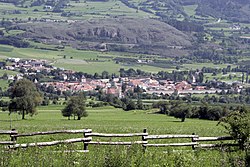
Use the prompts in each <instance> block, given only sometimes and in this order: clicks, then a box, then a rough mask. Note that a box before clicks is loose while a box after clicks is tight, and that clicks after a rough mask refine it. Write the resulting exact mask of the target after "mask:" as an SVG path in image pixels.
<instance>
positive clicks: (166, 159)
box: [0, 105, 242, 167]
mask: <svg viewBox="0 0 250 167" xmlns="http://www.w3.org/2000/svg"><path fill="white" fill-rule="evenodd" d="M62 107H63V106H60V105H54V106H53V105H51V106H46V107H39V108H38V112H39V114H38V115H35V116H34V117H29V116H27V117H26V120H21V117H20V116H19V115H17V114H11V115H8V113H5V112H0V129H5V130H8V129H10V128H16V129H17V130H18V132H19V133H25V132H34V131H48V130H62V129H83V128H91V129H92V130H93V132H100V133H132V132H137V133H138V132H142V130H143V129H144V128H147V130H148V133H149V134H192V133H193V132H195V133H196V134H198V135H200V136H219V135H225V133H224V129H223V128H222V127H221V126H217V122H216V121H206V120H198V119H186V121H185V122H184V123H181V122H180V121H179V120H178V119H175V118H173V117H169V116H165V115H159V114H153V113H152V111H139V110H135V111H130V112H125V111H122V110H121V109H115V108H113V107H104V108H95V109H92V108H87V111H88V113H89V116H88V117H86V118H82V120H81V121H76V120H67V118H63V117H62V116H61V113H60V110H61V108H62ZM10 120H12V121H11V122H10ZM10 126H11V127H10ZM73 136H74V137H81V135H73ZM69 137H71V138H72V136H70V135H50V136H47V137H45V136H40V137H39V136H37V137H27V138H22V139H21V138H20V139H18V141H19V142H21V143H22V142H37V141H51V140H58V139H63V138H69ZM8 138H9V136H5V138H2V140H3V139H8ZM95 140H101V141H105V139H96V138H95ZM106 140H107V141H111V138H108V139H107V138H106ZM122 140H123V141H124V140H126V141H131V140H132V141H134V140H136V139H131V138H128V139H119V138H118V139H117V140H116V141H122ZM137 140H140V139H137ZM112 141H114V139H112ZM171 141H172V142H173V140H171V139H170V140H161V142H165V143H167V142H171ZM178 141H179V140H178ZM82 147H83V145H82V144H71V145H59V146H54V147H49V148H48V147H47V148H28V149H25V150H16V151H13V152H2V151H0V155H1V154H2V156H1V158H0V165H1V166H33V165H35V166H62V165H63V166H69V165H70V164H71V165H72V164H74V165H73V166H117V165H118V166H124V167H125V166H197V167H198V166H221V165H222V162H223V164H224V165H226V166H227V164H228V165H229V163H236V162H237V160H240V158H241V156H242V153H241V152H235V153H234V152H232V153H230V154H229V153H227V152H222V151H216V150H214V151H212V150H207V151H202V150H200V151H199V150H197V151H192V150H191V148H186V149H185V148H184V150H182V151H181V150H179V151H177V152H173V149H174V148H148V149H147V150H146V152H145V153H144V152H143V151H142V148H141V146H136V145H132V147H126V146H92V145H91V146H89V150H90V152H89V153H73V152H69V153H64V152H63V150H69V149H73V150H75V149H82ZM0 149H1V147H0ZM175 149H177V150H178V148H175ZM55 151H56V152H55ZM3 154H4V156H3ZM233 158H234V159H233Z"/></svg>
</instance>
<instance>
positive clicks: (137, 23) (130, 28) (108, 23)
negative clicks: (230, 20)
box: [14, 18, 192, 54]
mask: <svg viewBox="0 0 250 167" xmlns="http://www.w3.org/2000/svg"><path fill="white" fill-rule="evenodd" d="M14 29H19V30H23V31H25V33H23V34H22V35H21V36H22V37H24V38H28V39H36V41H40V42H43V43H50V44H62V43H66V44H69V45H71V46H73V47H76V48H81V49H98V48H99V47H100V45H103V44H106V45H107V48H108V49H109V50H117V51H119V50H121V51H129V52H148V53H155V54H166V53H167V51H166V50H172V49H173V50H176V52H178V53H183V48H188V47H190V46H191V45H192V38H190V37H189V36H188V35H186V34H184V33H183V32H181V31H179V30H177V29H175V28H174V27H172V26H170V25H168V24H166V23H162V22H160V21H157V20H153V19H128V18H120V19H95V20H89V21H83V22H75V23H54V22H45V23H41V22H40V23H38V22H36V23H26V24H18V25H16V26H15V28H14Z"/></svg>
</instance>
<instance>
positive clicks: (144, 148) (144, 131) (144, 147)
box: [142, 129, 148, 152]
mask: <svg viewBox="0 0 250 167" xmlns="http://www.w3.org/2000/svg"><path fill="white" fill-rule="evenodd" d="M143 133H147V129H143ZM146 136H148V135H143V136H142V141H147V139H146V138H145V137H146ZM142 148H143V152H145V151H146V148H147V146H146V145H145V144H142Z"/></svg>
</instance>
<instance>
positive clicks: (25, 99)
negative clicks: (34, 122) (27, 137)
mask: <svg viewBox="0 0 250 167" xmlns="http://www.w3.org/2000/svg"><path fill="white" fill-rule="evenodd" d="M10 98H11V101H10V104H9V111H10V112H18V111H19V113H20V114H22V119H24V118H25V115H26V114H30V115H31V116H32V115H34V114H35V113H36V107H37V106H38V105H39V104H40V103H41V102H42V99H43V98H42V95H41V93H40V92H39V91H38V90H37V88H36V86H35V84H34V83H33V82H31V81H30V80H27V79H21V80H19V81H17V82H16V83H15V84H14V86H13V87H12V88H10Z"/></svg>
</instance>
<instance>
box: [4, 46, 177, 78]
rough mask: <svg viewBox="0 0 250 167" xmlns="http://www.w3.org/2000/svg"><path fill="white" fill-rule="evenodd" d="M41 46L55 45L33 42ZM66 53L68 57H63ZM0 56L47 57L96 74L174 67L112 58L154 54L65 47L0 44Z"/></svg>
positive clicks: (63, 64)
mask: <svg viewBox="0 0 250 167" xmlns="http://www.w3.org/2000/svg"><path fill="white" fill-rule="evenodd" d="M32 45H35V46H37V47H39V48H48V49H52V48H54V47H55V46H48V45H44V44H40V43H32ZM64 55H65V56H66V58H63V57H64ZM0 56H1V58H3V59H6V58H8V57H18V58H26V59H46V60H48V61H49V62H50V63H51V64H52V65H53V66H56V67H62V68H65V69H70V70H75V71H82V72H87V73H91V74H94V73H95V72H97V73H101V72H103V71H104V70H105V71H108V72H109V73H118V71H119V69H120V68H124V69H129V68H134V69H141V70H143V71H146V72H155V73H156V72H158V71H162V70H163V71H172V70H173V69H171V68H170V69H166V68H160V67H153V66H149V65H146V64H142V65H139V64H121V63H119V64H116V63H115V62H114V61H113V60H112V59H113V58H115V57H131V58H135V59H140V57H143V58H150V59H152V58H154V57H155V56H154V55H144V54H132V53H126V54H124V53H119V52H98V51H84V50H76V49H74V48H70V47H65V49H63V50H58V51H52V50H45V49H35V48H15V47H11V46H8V45H0Z"/></svg>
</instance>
